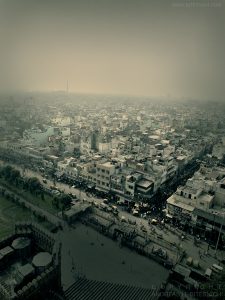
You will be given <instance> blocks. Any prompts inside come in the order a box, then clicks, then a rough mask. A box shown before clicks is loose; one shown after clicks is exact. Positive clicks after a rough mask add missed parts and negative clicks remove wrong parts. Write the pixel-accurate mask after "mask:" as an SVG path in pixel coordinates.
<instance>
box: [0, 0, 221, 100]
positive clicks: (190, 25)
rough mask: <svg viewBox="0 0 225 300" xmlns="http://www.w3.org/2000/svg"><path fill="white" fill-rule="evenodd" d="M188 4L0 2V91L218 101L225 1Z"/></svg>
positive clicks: (144, 0)
mask: <svg viewBox="0 0 225 300" xmlns="http://www.w3.org/2000/svg"><path fill="white" fill-rule="evenodd" d="M188 2H190V1H189V0H167V1H162V0H153V1H150V0H89V1H87V0H62V1H59V0H38V1H35V0H0V41H1V44H0V50H1V52H0V67H1V72H0V90H1V91H9V92H11V91H12V92H13V91H16V90H19V91H57V90H65V91H66V90H67V81H68V89H69V91H70V92H76V93H89V94H90V93H95V94H98V93H100V94H104V93H106V94H127V95H134V96H135V95H145V96H149V97H157V96H158V97H161V96H162V97H168V98H170V97H171V98H172V97H176V98H179V97H181V98H183V97H185V98H188V97H190V98H197V99H203V100H204V99H205V100H216V101H217V100H222V101H225V96H224V95H225V84H224V79H225V58H224V53H225V35H224V28H225V3H224V0H211V1H208V0H207V1H206V0H198V1H197V0H192V2H193V3H196V5H194V6H193V7H187V6H186V5H185V3H186V4H187V3H188ZM200 2H201V3H203V4H204V3H205V5H201V6H200V5H199V6H198V5H197V4H198V3H200ZM207 3H210V5H206V4H207ZM213 4H214V5H213ZM215 4H217V5H215Z"/></svg>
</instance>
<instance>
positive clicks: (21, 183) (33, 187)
mask: <svg viewBox="0 0 225 300" xmlns="http://www.w3.org/2000/svg"><path fill="white" fill-rule="evenodd" d="M0 178H3V179H4V180H5V181H6V182H7V183H9V184H10V185H15V186H16V187H17V188H22V189H24V190H26V191H29V192H30V193H31V194H34V195H36V196H38V195H40V196H41V199H42V200H45V196H44V195H45V192H44V187H43V185H42V184H41V182H40V181H39V179H38V178H37V177H23V176H21V173H20V171H19V170H17V169H15V168H13V167H12V166H10V165H7V166H4V167H2V168H1V169H0ZM70 204H71V197H70V196H69V195H67V194H64V193H61V194H60V195H59V196H55V197H54V198H53V200H52V205H53V206H55V207H56V208H57V209H62V210H64V209H66V208H67V207H69V206H70Z"/></svg>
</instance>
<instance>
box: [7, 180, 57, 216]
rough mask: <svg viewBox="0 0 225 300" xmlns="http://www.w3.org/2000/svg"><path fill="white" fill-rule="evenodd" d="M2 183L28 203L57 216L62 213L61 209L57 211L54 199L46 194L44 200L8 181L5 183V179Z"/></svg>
mask: <svg viewBox="0 0 225 300" xmlns="http://www.w3.org/2000/svg"><path fill="white" fill-rule="evenodd" d="M1 182H2V183H3V184H4V185H5V186H6V187H7V188H8V189H9V190H11V191H12V192H15V193H16V194H17V195H18V196H21V197H23V198H24V199H25V200H27V201H28V202H30V203H32V204H33V205H36V206H38V207H40V208H42V209H44V210H46V211H48V212H49V213H52V214H57V213H58V212H60V211H61V209H60V208H58V209H57V208H56V207H55V206H53V205H52V200H53V197H52V196H50V195H48V194H46V193H45V194H44V200H42V199H41V196H40V195H38V196H36V195H34V194H31V193H30V192H29V191H26V190H24V189H22V188H21V189H20V188H19V187H16V186H15V185H10V184H9V183H8V182H7V181H5V180H3V179H1Z"/></svg>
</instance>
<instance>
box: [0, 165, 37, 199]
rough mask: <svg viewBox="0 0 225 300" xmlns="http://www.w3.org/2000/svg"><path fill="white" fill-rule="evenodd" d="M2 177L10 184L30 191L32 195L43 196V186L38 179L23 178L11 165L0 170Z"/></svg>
mask: <svg viewBox="0 0 225 300" xmlns="http://www.w3.org/2000/svg"><path fill="white" fill-rule="evenodd" d="M0 177H1V178H3V179H4V180H5V181H6V182H8V183H9V184H12V185H15V186H16V187H21V188H23V189H25V190H28V191H30V192H31V193H32V194H36V195H40V194H41V195H42V194H43V186H42V184H41V183H40V181H39V179H38V178H37V177H29V178H25V177H22V176H21V173H20V171H19V170H17V169H15V168H13V167H11V166H9V165H7V166H4V167H2V168H1V169H0Z"/></svg>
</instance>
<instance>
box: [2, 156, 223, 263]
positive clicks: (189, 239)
mask: <svg viewBox="0 0 225 300" xmlns="http://www.w3.org/2000/svg"><path fill="white" fill-rule="evenodd" d="M0 165H9V163H8V162H7V163H5V162H4V161H2V160H0ZM10 165H11V166H12V167H14V168H16V169H18V170H19V171H20V172H21V174H22V175H23V176H26V177H37V178H38V179H39V180H40V181H41V183H42V184H43V186H45V187H48V188H50V186H52V185H55V187H57V188H58V189H59V190H61V191H63V192H64V193H67V194H68V193H72V194H75V195H76V197H77V198H78V199H79V200H84V199H85V200H86V201H89V202H96V203H98V204H100V203H101V202H102V201H103V199H100V198H97V197H94V196H92V195H91V196H89V194H87V193H86V192H84V191H81V190H80V189H77V188H74V187H71V186H69V185H67V184H64V183H62V182H58V181H56V182H55V184H54V182H53V180H51V179H47V182H46V183H44V182H43V180H44V179H45V178H44V177H43V176H42V174H40V173H38V172H36V171H33V170H30V169H24V168H23V167H21V166H19V165H15V164H10ZM118 211H119V215H118V217H119V218H121V217H122V216H124V217H125V220H126V221H128V220H132V221H135V222H136V224H137V226H138V227H139V228H145V231H147V234H151V235H152V234H153V235H154V236H155V237H157V238H160V239H162V240H164V241H166V242H168V243H174V244H176V245H177V247H178V248H180V249H184V250H185V251H186V253H187V254H188V256H191V257H193V258H194V259H198V260H201V262H202V263H203V265H206V264H207V263H208V261H211V262H212V263H216V260H215V258H214V257H213V256H214V251H213V250H212V249H208V248H209V247H208V244H207V243H206V242H204V241H201V243H200V245H199V246H196V245H194V237H193V236H192V235H189V234H186V237H185V239H184V240H182V239H181V237H182V235H183V233H182V231H180V230H179V229H177V228H174V227H170V225H167V227H166V228H165V227H164V228H163V229H161V228H159V227H158V226H154V225H149V224H148V220H146V219H143V218H139V217H136V216H133V215H132V214H130V213H128V212H126V211H125V210H124V208H123V207H118ZM206 252H208V254H207V256H204V255H203V256H202V254H203V253H206ZM223 257H224V254H223V252H222V251H217V258H220V259H222V258H223Z"/></svg>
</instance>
